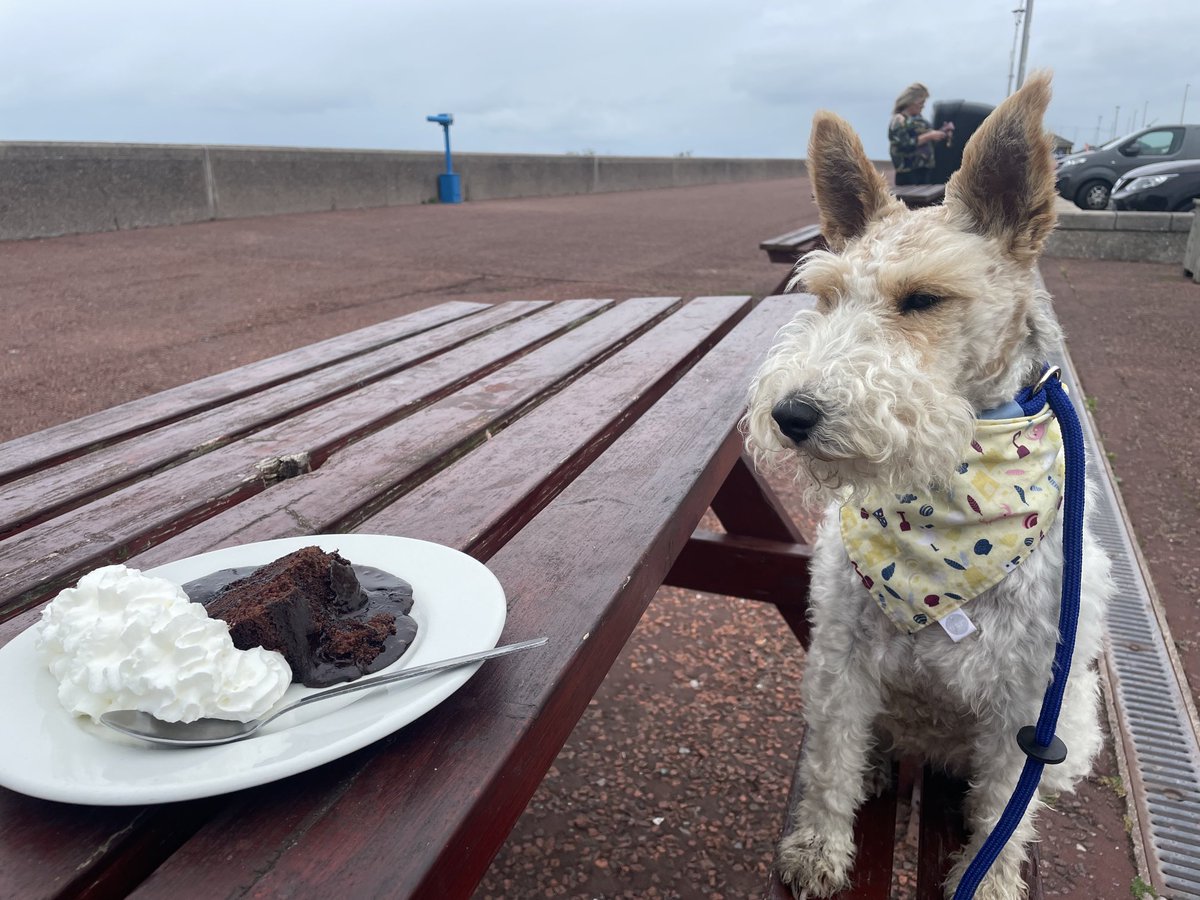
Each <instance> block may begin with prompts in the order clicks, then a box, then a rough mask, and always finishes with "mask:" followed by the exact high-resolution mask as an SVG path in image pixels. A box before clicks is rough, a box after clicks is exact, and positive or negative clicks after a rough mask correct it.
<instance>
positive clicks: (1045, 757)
mask: <svg viewBox="0 0 1200 900" xmlns="http://www.w3.org/2000/svg"><path fill="white" fill-rule="evenodd" d="M1017 746H1018V747H1020V748H1021V749H1022V750H1023V751H1025V755H1026V756H1028V757H1031V758H1032V759H1036V760H1037V761H1038V762H1041V763H1044V764H1045V765H1047V766H1057V765H1058V764H1059V763H1060V762H1062V761H1063V760H1064V759H1066V758H1067V745H1066V744H1064V743H1063V742H1062V740H1061V739H1060V738H1059V736H1058V735H1057V734H1056V735H1055V736H1054V740H1052V741H1051V742H1050V746H1049V747H1043V746H1042V745H1041V744H1039V743H1038V742H1037V726H1035V725H1026V726H1025V727H1024V728H1022V729H1021V730H1020V731H1018V732H1017Z"/></svg>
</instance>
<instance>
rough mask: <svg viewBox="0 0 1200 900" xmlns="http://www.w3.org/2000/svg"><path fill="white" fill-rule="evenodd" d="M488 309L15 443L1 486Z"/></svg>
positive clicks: (333, 346) (445, 313) (0, 457)
mask: <svg viewBox="0 0 1200 900" xmlns="http://www.w3.org/2000/svg"><path fill="white" fill-rule="evenodd" d="M546 305H547V304H546V303H545V302H541V301H528V302H527V303H526V310H527V312H533V311H534V310H536V309H540V308H542V307H544V306H546ZM487 309H489V307H488V306H487V305H485V304H482V303H465V302H461V301H454V302H451V303H443V304H441V305H439V306H434V307H430V308H429V309H423V310H419V311H417V312H414V313H410V314H409V315H406V316H401V317H400V318H397V319H392V320H391V321H388V322H382V323H380V324H378V325H370V326H368V327H366V328H361V329H359V330H358V331H352V332H350V333H348V334H343V335H338V336H337V337H333V338H330V339H328V340H326V341H320V342H318V343H315V344H310V345H308V346H305V347H300V348H298V349H296V350H292V351H289V352H287V353H282V354H279V355H278V356H272V357H270V358H268V359H264V360H260V361H258V362H255V363H250V364H249V365H246V366H242V367H240V368H237V369H232V370H230V371H228V372H221V373H219V374H217V375H212V376H209V377H208V378H203V379H201V380H199V381H194V382H190V383H188V384H183V385H180V386H179V387H175V388H171V389H169V390H166V391H161V392H159V393H157V394H151V395H150V396H148V397H141V398H139V399H137V400H131V401H130V402H128V403H123V404H121V405H120V406H116V407H113V408H112V409H107V410H104V411H103V412H98V413H93V414H92V415H89V416H84V417H83V418H81V419H76V420H74V421H71V422H66V423H64V424H62V425H56V426H54V427H52V428H47V429H44V430H42V431H38V432H35V433H34V434H29V435H25V436H23V437H19V438H15V439H14V440H11V441H8V442H6V443H4V444H0V484H2V483H4V481H6V480H8V479H10V478H13V477H16V476H17V475H19V474H21V473H23V472H26V471H29V470H30V469H32V468H35V467H37V466H41V465H46V464H48V463H50V462H52V461H54V460H61V459H64V458H69V457H71V456H73V455H77V454H79V453H80V452H83V451H85V450H87V449H90V448H92V447H95V446H98V445H102V444H104V443H106V442H108V441H111V440H115V439H117V438H120V437H122V436H125V435H129V434H134V433H137V432H139V431H141V430H143V429H145V428H149V427H153V426H155V425H159V424H162V423H164V422H167V421H173V420H175V419H178V418H180V417H181V416H185V415H188V414H190V413H194V412H196V411H198V410H203V409H207V408H209V407H210V406H213V405H215V404H219V403H226V402H228V401H229V400H231V399H234V398H236V397H240V396H244V395H245V394H247V393H250V392H252V391H258V390H262V389H263V388H265V387H269V386H270V385H272V384H279V383H282V382H284V381H286V380H287V379H289V378H292V377H295V376H296V375H299V374H302V373H304V372H308V371H311V370H313V369H317V368H321V367H323V366H326V365H329V364H331V363H333V362H336V361H338V360H340V359H345V358H347V357H351V356H354V355H356V354H358V353H361V352H363V351H364V350H367V349H371V348H374V347H381V346H384V345H385V344H389V343H391V342H393V341H398V340H402V339H404V338H406V337H409V336H411V335H415V334H419V333H421V332H422V331H425V330H427V329H430V328H436V327H437V326H439V325H442V324H444V323H446V322H451V321H454V320H455V319H460V318H462V317H464V316H469V315H471V314H473V313H479V312H482V311H485V310H487Z"/></svg>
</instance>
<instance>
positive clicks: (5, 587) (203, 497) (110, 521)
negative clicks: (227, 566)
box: [0, 300, 612, 618]
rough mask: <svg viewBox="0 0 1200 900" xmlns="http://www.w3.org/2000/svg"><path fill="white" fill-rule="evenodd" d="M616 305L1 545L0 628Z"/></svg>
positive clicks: (432, 367)
mask: <svg viewBox="0 0 1200 900" xmlns="http://www.w3.org/2000/svg"><path fill="white" fill-rule="evenodd" d="M611 305H612V303H611V301H601V300H581V301H568V302H565V303H559V304H555V305H553V306H551V307H550V308H548V309H546V310H544V311H542V312H540V313H539V314H537V315H534V316H530V317H528V318H525V319H521V320H520V321H518V322H516V323H514V324H512V325H510V326H509V327H507V328H503V329H501V330H499V331H493V332H491V333H489V334H488V335H486V336H484V337H481V338H478V339H477V340H475V341H472V342H470V343H468V344H465V345H463V346H460V347H458V348H457V349H455V350H452V351H450V352H449V353H444V354H442V355H440V356H437V357H434V358H433V359H432V360H430V361H429V362H427V363H425V364H423V365H420V366H416V367H414V368H411V369H406V370H404V371H402V372H399V373H397V374H396V375H393V376H391V377H389V378H387V379H384V380H383V381H379V382H376V383H374V384H371V385H369V386H367V387H365V388H361V389H359V390H357V391H355V392H353V393H351V394H347V395H345V396H343V397H341V398H339V400H338V402H337V403H335V404H327V405H324V406H320V407H317V408H315V409H312V410H310V411H308V412H306V413H304V414H302V415H300V416H297V417H295V418H292V419H289V420H287V421H285V422H282V423H280V424H278V425H275V426H272V427H270V428H267V429H265V430H263V431H261V432H258V433H256V434H254V435H251V436H249V437H247V438H243V439H241V440H238V441H235V442H233V443H231V444H227V445H226V446H224V447H221V448H219V449H217V450H215V451H213V452H211V453H207V454H205V455H203V456H200V457H198V458H196V459H192V460H189V461H187V462H185V463H182V464H181V465H178V466H176V467H174V468H172V469H170V470H168V471H167V472H164V473H161V474H159V475H158V476H157V477H155V478H152V479H148V480H144V481H141V482H137V483H135V484H132V485H130V486H128V487H126V488H123V489H121V490H118V491H116V492H115V493H112V494H108V495H106V496H104V497H102V498H100V499H99V500H96V501H94V502H92V503H89V504H87V505H85V506H82V507H80V508H79V509H77V510H73V511H72V512H69V513H67V514H66V515H63V516H59V517H57V518H54V519H51V520H49V521H47V522H44V523H42V524H40V525H35V526H33V527H32V528H29V529H28V530H26V531H23V532H21V533H19V534H17V535H15V536H13V537H11V538H9V539H8V540H7V541H4V542H3V543H2V544H0V618H8V617H9V616H11V615H13V614H15V613H17V612H20V611H22V610H23V609H26V608H28V607H30V606H32V605H34V604H36V603H38V602H40V600H41V599H42V598H44V597H45V596H46V595H47V594H48V593H49V592H51V591H53V590H56V589H58V588H60V587H62V586H63V585H64V584H67V583H69V582H70V581H71V580H72V579H74V578H77V577H78V576H79V575H81V574H82V573H83V572H85V571H87V570H88V569H90V568H94V567H95V566H98V565H102V564H104V563H108V562H120V561H123V560H126V559H128V558H129V557H131V556H134V555H135V554H137V553H139V552H141V551H142V550H145V549H147V548H149V547H151V546H154V545H155V544H157V543H160V542H162V541H164V540H167V539H168V538H169V537H171V536H172V535H174V534H177V533H179V532H180V531H183V530H185V529H187V528H189V527H191V526H192V525H194V524H196V523H197V522H200V521H203V520H204V519H206V518H208V517H209V516H212V515H214V514H216V513H218V512H220V511H221V510H223V509H225V508H228V507H229V506H231V505H234V504H236V503H238V502H240V501H242V500H244V499H245V498H246V497H249V496H251V495H253V494H256V493H258V492H259V491H261V490H263V489H264V488H265V487H266V484H265V483H264V479H263V473H262V470H261V465H262V464H263V463H264V462H267V461H269V460H272V459H277V458H280V457H283V456H291V457H299V458H302V459H307V460H309V463H310V465H313V466H316V465H319V464H320V463H321V461H323V459H324V458H325V457H326V456H327V455H328V454H329V453H331V452H333V451H334V450H336V449H337V448H338V447H340V446H343V445H345V444H346V443H349V442H350V441H352V440H355V439H357V438H359V437H361V436H362V435H364V434H366V433H368V432H369V431H371V430H373V429H375V428H378V427H380V426H382V425H386V424H389V423H390V422H393V421H397V420H399V419H401V418H403V417H404V416H405V415H406V414H408V413H409V412H411V411H412V410H413V409H414V408H416V407H418V406H420V405H423V404H425V403H429V402H434V401H436V400H437V399H440V398H441V397H442V396H445V395H446V394H448V393H451V392H452V391H454V390H456V389H457V388H458V387H460V386H461V385H463V384H465V383H467V382H468V381H470V380H471V378H473V377H478V375H480V374H481V373H485V372H488V371H490V370H491V369H493V368H495V367H498V366H501V365H503V364H504V363H505V362H507V361H508V360H510V359H512V358H513V357H515V356H518V355H520V354H522V353H524V352H528V351H529V350H530V349H532V348H535V347H537V346H539V345H540V344H541V343H543V342H545V341H547V340H550V339H552V338H553V337H554V336H556V335H558V334H561V333H562V332H564V331H566V330H568V329H570V328H571V327H572V326H573V325H576V324H578V323H579V322H581V321H583V320H586V319H587V318H590V317H591V316H593V315H595V314H596V313H598V312H600V311H601V310H603V309H605V308H607V307H608V306H611ZM0 518H3V508H2V506H0ZM94 521H102V522H104V527H103V530H102V532H101V533H99V534H97V533H96V532H95V531H94V530H93V528H92V524H91V523H92V522H94Z"/></svg>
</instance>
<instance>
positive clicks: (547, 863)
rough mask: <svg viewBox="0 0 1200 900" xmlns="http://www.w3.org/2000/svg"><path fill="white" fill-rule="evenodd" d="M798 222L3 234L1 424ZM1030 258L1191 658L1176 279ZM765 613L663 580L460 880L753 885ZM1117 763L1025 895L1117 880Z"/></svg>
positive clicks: (315, 218)
mask: <svg viewBox="0 0 1200 900" xmlns="http://www.w3.org/2000/svg"><path fill="white" fill-rule="evenodd" d="M814 221H816V213H815V210H814V208H813V205H812V202H811V198H810V194H809V188H808V183H807V181H805V180H803V179H796V180H788V181H775V182H757V183H748V184H731V185H714V186H706V187H696V188H680V189H674V190H658V191H644V192H636V193H622V194H606V195H592V196H580V197H561V198H542V199H527V200H504V201H489V202H480V203H470V204H464V205H462V206H460V207H447V206H405V207H394V208H390V209H379V210H361V211H348V212H330V213H317V214H307V215H293V216H278V217H272V218H263V219H246V220H239V221H224V222H210V223H204V224H199V225H186V226H178V227H174V228H156V229H146V230H142V231H133V232H114V233H106V234H93V235H80V236H72V237H62V238H53V239H45V240H33V241H22V242H13V243H5V244H0V324H2V328H0V333H2V334H3V339H2V341H0V388H2V390H0V440H3V439H7V438H11V437H15V436H18V435H21V434H25V433H28V432H32V431H35V430H37V429H40V428H44V427H47V426H49V425H53V424H56V423H59V422H62V421H66V420H69V419H72V418H75V417H78V416H81V415H84V414H86V413H90V412H94V411H97V410H101V409H104V408H106V407H109V406H112V405H114V404H117V403H120V402H123V401H126V400H130V399H133V398H135V397H139V396H142V395H144V394H147V393H151V392H154V391H158V390H163V389H165V388H168V387H171V386H174V385H176V384H180V383H183V382H187V381H191V380H194V379H196V378H200V377H202V376H205V375H209V374H212V373H214V372H218V371H222V370H225V369H228V368H231V367H233V366H237V365H241V364H244V363H247V362H251V361H253V360H256V359H260V358H263V357H266V356H270V355H273V354H276V353H280V352H282V351H284V350H288V349H291V348H293V347H297V346H300V345H302V344H306V343H310V342H312V341H315V340H319V339H322V338H325V337H329V336H332V335H335V334H339V333H342V332H346V331H350V330H352V329H355V328H360V327H363V326H365V325H369V324H372V323H374V322H379V321H383V320H385V319H389V318H392V317H394V316H397V315H401V314H403V313H405V312H408V311H411V310H414V309H419V308H421V307H424V306H428V305H432V304H435V303H439V302H442V301H444V300H447V299H461V300H478V301H484V302H500V301H504V300H510V299H566V298H574V297H614V298H618V299H621V298H625V297H630V296H646V295H663V294H671V295H674V294H681V295H685V296H695V295H701V294H731V293H749V294H755V295H763V294H766V293H769V292H770V291H771V290H773V289H774V287H775V286H776V284H778V282H779V280H780V278H781V277H782V275H783V267H780V266H773V265H771V264H770V263H768V262H767V260H766V256H765V254H763V253H761V251H759V250H758V249H757V245H758V242H759V241H760V240H762V239H764V238H766V237H770V236H773V235H775V234H779V233H781V232H784V231H787V230H789V229H791V228H795V227H798V226H799V225H802V224H806V223H809V222H814ZM1042 271H1043V274H1044V276H1045V279H1046V282H1047V286H1048V287H1049V289H1050V291H1051V292H1052V293H1053V294H1054V295H1055V298H1056V308H1057V311H1058V315H1059V317H1060V319H1061V320H1062V322H1063V325H1064V327H1065V329H1066V331H1067V334H1068V346H1069V349H1070V352H1071V355H1072V358H1073V360H1074V362H1075V364H1076V366H1077V368H1078V370H1079V373H1080V377H1081V380H1082V382H1083V387H1084V392H1085V394H1087V396H1088V397H1089V398H1092V400H1093V405H1094V407H1095V411H1094V416H1095V419H1096V421H1097V423H1098V425H1099V427H1100V431H1101V434H1102V436H1103V440H1104V442H1105V446H1106V449H1107V451H1108V453H1109V454H1110V458H1111V460H1112V465H1113V468H1114V470H1115V472H1116V474H1117V475H1118V476H1119V477H1120V478H1121V490H1122V493H1123V495H1124V499H1125V503H1126V505H1127V506H1128V508H1129V512H1130V515H1131V517H1132V519H1133V522H1134V526H1135V530H1136V532H1137V535H1138V538H1139V541H1140V544H1141V548H1142V551H1143V553H1144V554H1145V556H1146V558H1147V560H1148V563H1149V566H1150V569H1151V573H1152V576H1153V579H1154V583H1155V586H1156V587H1157V590H1158V592H1159V594H1160V595H1161V597H1162V599H1163V603H1164V605H1165V608H1166V610H1167V616H1168V621H1169V623H1170V625H1171V628H1172V629H1173V632H1174V637H1175V640H1176V644H1177V646H1178V649H1179V653H1180V657H1181V659H1182V661H1183V664H1184V666H1185V668H1186V670H1187V672H1188V675H1189V677H1190V679H1191V683H1192V684H1193V685H1200V602H1198V600H1197V598H1198V597H1200V563H1198V562H1197V560H1200V538H1198V537H1197V533H1198V532H1197V528H1196V525H1195V523H1197V522H1200V467H1198V465H1197V459H1198V457H1197V452H1196V444H1197V437H1198V436H1200V427H1198V423H1200V408H1198V406H1200V393H1198V388H1200V373H1198V370H1197V367H1196V366H1195V365H1194V356H1195V352H1196V349H1197V339H1196V336H1195V334H1196V327H1195V325H1196V318H1197V313H1196V310H1197V309H1200V285H1196V284H1194V283H1193V282H1191V281H1189V280H1185V279H1184V278H1183V277H1182V273H1181V269H1180V267H1179V266H1169V265H1160V264H1142V263H1119V262H1098V261H1090V260H1065V259H1064V260H1059V259H1053V260H1045V261H1044V262H1043V266H1042ZM779 488H780V489H781V491H782V492H784V493H785V495H786V497H787V499H788V501H789V504H790V505H791V507H792V509H793V510H794V511H795V512H796V514H797V517H798V519H800V520H802V521H806V520H807V519H808V515H807V513H806V512H805V511H804V510H802V509H801V508H800V507H799V505H798V502H797V501H796V498H795V492H794V491H793V490H791V489H790V488H789V487H788V486H787V485H782V484H781V485H779ZM781 624H782V623H781V622H780V621H779V620H778V617H777V615H776V614H775V613H774V612H772V611H771V610H769V609H766V608H763V607H761V606H759V605H756V604H753V603H749V602H743V601H736V600H729V599H727V598H721V597H711V596H707V595H697V594H690V593H686V592H683V591H678V590H672V589H664V590H662V591H660V592H659V594H658V596H657V597H656V599H655V601H654V603H653V604H652V605H651V607H650V610H649V612H648V613H647V616H646V618H645V619H644V621H643V622H642V624H641V625H640V626H639V627H638V629H637V631H636V632H635V634H634V637H633V640H632V641H631V643H630V645H629V646H628V647H627V648H626V650H625V652H624V653H623V654H622V657H621V659H620V660H619V661H618V662H617V664H616V666H615V667H614V669H613V671H612V673H611V674H610V676H609V678H608V680H607V681H606V682H605V684H604V686H603V688H602V689H601V692H600V694H599V695H598V696H597V698H596V699H595V701H593V703H592V706H591V708H590V710H589V712H588V713H587V714H586V715H585V716H584V718H583V720H582V721H581V722H580V724H579V726H578V727H577V728H576V730H575V732H574V734H573V735H572V737H571V739H570V740H569V741H568V743H567V745H566V747H565V748H564V750H563V752H562V754H561V755H560V757H559V759H558V761H557V762H556V765H555V767H554V769H553V770H552V771H551V773H550V775H549V777H548V778H547V780H546V782H545V783H544V784H543V786H542V788H541V789H540V790H539V791H538V793H537V795H536V796H535V797H534V799H533V801H532V802H531V803H530V806H529V809H528V810H527V812H526V814H525V816H523V817H522V819H521V821H520V822H519V823H518V825H517V828H516V830H515V831H514V833H513V835H512V837H511V838H510V840H509V842H508V844H507V845H506V846H505V848H504V849H503V850H502V851H501V852H500V855H499V856H498V857H497V860H496V863H495V865H494V866H493V868H492V871H491V872H490V873H489V875H488V877H487V879H486V880H485V882H484V883H483V885H481V887H480V890H479V893H478V896H479V897H487V896H495V897H511V898H524V897H533V896H570V897H630V898H633V897H682V898H692V897H704V898H709V897H748V896H756V895H757V894H758V891H759V889H760V887H761V885H762V883H763V877H764V873H765V871H766V867H767V865H768V863H769V860H770V856H771V847H772V844H773V842H774V840H775V837H776V829H777V828H778V823H779V820H780V813H781V807H782V802H783V797H784V796H785V794H786V790H787V783H788V780H789V779H790V776H791V768H792V757H793V754H794V750H795V746H796V744H797V741H798V738H799V725H798V721H797V709H796V684H797V682H798V680H799V677H800V669H801V654H800V652H799V651H798V649H797V648H796V646H795V643H794V641H793V639H792V638H791V635H790V633H789V632H788V631H787V629H786V628H782V627H781ZM1115 776H1116V764H1115V761H1114V758H1113V756H1112V751H1111V749H1107V750H1106V752H1105V754H1104V756H1103V757H1102V758H1101V760H1100V761H1099V764H1098V768H1097V773H1096V774H1095V775H1094V776H1093V777H1092V778H1090V779H1089V780H1088V781H1087V782H1086V783H1085V784H1084V785H1083V786H1082V788H1081V790H1080V792H1079V793H1077V794H1076V795H1075V796H1074V797H1072V798H1063V799H1062V800H1060V802H1059V803H1058V804H1057V805H1056V807H1055V808H1054V809H1052V810H1048V811H1047V812H1046V814H1045V815H1044V818H1043V823H1044V827H1043V829H1042V830H1043V833H1044V834H1045V835H1046V840H1045V844H1044V846H1043V851H1042V853H1043V860H1044V861H1045V863H1044V864H1045V868H1046V870H1047V871H1046V887H1047V894H1048V895H1049V896H1061V897H1080V898H1082V897H1101V898H1109V897H1113V898H1115V897H1123V896H1129V890H1130V884H1131V882H1132V880H1133V877H1134V873H1135V869H1134V866H1133V863H1132V859H1131V851H1130V848H1129V842H1128V839H1127V836H1126V834H1125V831H1124V828H1123V823H1122V815H1123V812H1124V807H1123V801H1121V800H1120V799H1119V797H1118V793H1119V791H1120V785H1119V783H1118V782H1119V779H1117V778H1115ZM898 839H899V840H900V841H901V842H902V843H904V842H905V841H907V840H908V836H907V835H905V834H901V835H899V836H898ZM1085 852H1086V857H1085ZM907 881H908V876H907V874H906V873H901V876H900V878H899V880H898V882H897V885H896V893H897V895H898V896H904V895H905V894H906V890H905V888H906V887H907V885H906V884H905V882H907Z"/></svg>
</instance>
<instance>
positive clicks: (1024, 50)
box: [1017, 0, 1033, 88]
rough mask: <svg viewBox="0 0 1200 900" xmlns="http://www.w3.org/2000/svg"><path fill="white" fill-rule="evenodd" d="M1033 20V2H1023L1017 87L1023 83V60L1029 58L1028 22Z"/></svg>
mask: <svg viewBox="0 0 1200 900" xmlns="http://www.w3.org/2000/svg"><path fill="white" fill-rule="evenodd" d="M1032 18H1033V0H1025V29H1024V30H1023V31H1022V32H1021V65H1020V66H1019V67H1018V68H1017V87H1018V88H1020V87H1021V85H1023V84H1024V83H1025V58H1026V57H1027V56H1029V21H1030V19H1032Z"/></svg>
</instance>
